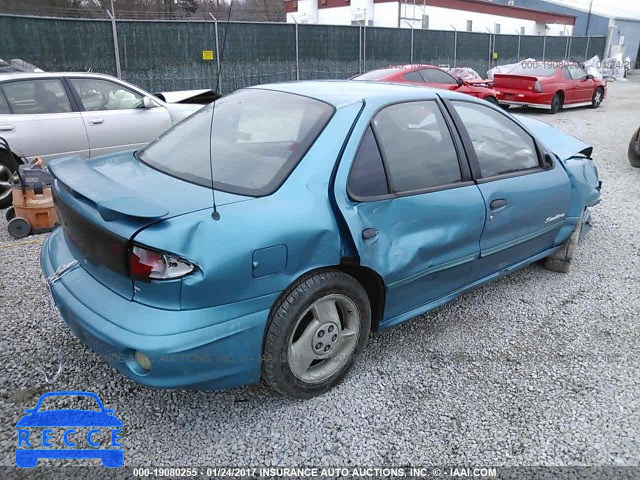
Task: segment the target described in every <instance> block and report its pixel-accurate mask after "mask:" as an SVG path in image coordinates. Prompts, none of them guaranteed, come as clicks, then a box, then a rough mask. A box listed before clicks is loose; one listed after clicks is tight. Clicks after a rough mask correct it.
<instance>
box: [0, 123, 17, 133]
mask: <svg viewBox="0 0 640 480" xmlns="http://www.w3.org/2000/svg"><path fill="white" fill-rule="evenodd" d="M15 130H16V127H14V126H13V125H0V132H15Z"/></svg>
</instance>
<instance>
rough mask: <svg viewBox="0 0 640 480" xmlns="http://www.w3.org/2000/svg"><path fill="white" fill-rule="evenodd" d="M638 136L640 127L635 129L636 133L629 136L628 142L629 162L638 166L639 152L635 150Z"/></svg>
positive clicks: (639, 165) (639, 161)
mask: <svg viewBox="0 0 640 480" xmlns="http://www.w3.org/2000/svg"><path fill="white" fill-rule="evenodd" d="M638 136H640V128H639V129H638V130H636V133H634V134H633V137H631V141H630V142H629V152H628V156H629V163H630V164H631V166H632V167H636V168H640V154H638V151H637V150H636V145H638Z"/></svg>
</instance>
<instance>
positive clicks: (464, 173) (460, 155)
mask: <svg viewBox="0 0 640 480" xmlns="http://www.w3.org/2000/svg"><path fill="white" fill-rule="evenodd" d="M415 102H435V103H436V106H437V107H438V109H439V110H440V113H441V114H442V117H443V118H444V121H445V124H446V125H447V129H448V131H449V134H450V135H451V139H452V141H453V146H454V148H455V150H456V155H457V159H458V167H459V168H460V177H461V180H460V181H458V182H453V183H447V184H443V185H436V186H434V187H428V188H421V189H418V190H406V191H403V192H394V191H393V182H392V180H391V178H390V176H389V173H388V172H389V169H388V166H387V160H386V159H385V155H384V151H383V150H382V149H381V148H380V144H379V141H378V135H377V134H376V127H375V125H374V124H373V119H374V118H375V117H376V115H378V113H380V112H381V111H382V110H384V109H385V108H387V107H391V106H393V105H401V104H405V103H415ZM369 128H371V131H372V132H373V137H374V139H375V141H376V145H377V147H378V151H379V152H380V157H381V158H382V166H383V168H384V172H385V176H386V177H387V178H386V180H387V186H388V188H389V192H390V193H388V194H385V195H372V196H367V197H362V196H360V195H356V194H354V193H353V192H352V191H351V188H350V186H349V181H350V179H351V170H352V169H353V165H354V161H355V158H356V156H357V154H358V152H359V151H360V146H361V145H362V142H363V141H364V137H365V135H366V134H367V130H368V129H369ZM355 152H356V153H355V155H354V157H353V159H352V161H351V165H350V166H349V173H348V174H347V194H348V195H349V198H350V199H351V200H353V201H355V202H377V201H380V200H389V199H393V198H402V197H409V196H413V195H422V194H425V193H432V192H439V191H443V190H451V189H453V188H462V187H468V186H470V185H474V184H475V182H474V180H473V177H472V173H471V168H470V165H469V159H468V158H467V156H466V153H465V149H464V148H463V143H462V140H461V138H460V137H459V133H458V131H457V129H456V127H455V124H454V122H453V119H452V118H451V117H450V116H449V113H448V111H447V110H446V109H445V108H444V105H443V102H442V100H441V98H440V97H439V96H437V97H435V98H419V99H412V100H400V101H397V102H393V103H387V104H385V105H383V106H382V107H380V108H378V109H377V110H376V111H375V112H373V113H372V114H371V117H370V118H369V121H368V122H367V127H366V128H365V129H364V132H363V133H362V136H361V137H360V139H359V140H358V147H357V148H356V150H355Z"/></svg>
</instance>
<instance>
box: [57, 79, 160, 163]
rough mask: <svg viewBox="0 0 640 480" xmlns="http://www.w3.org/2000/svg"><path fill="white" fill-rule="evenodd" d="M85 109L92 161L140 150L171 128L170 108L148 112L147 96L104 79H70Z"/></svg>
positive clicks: (156, 106)
mask: <svg viewBox="0 0 640 480" xmlns="http://www.w3.org/2000/svg"><path fill="white" fill-rule="evenodd" d="M68 81H69V85H70V87H71V88H72V89H73V90H74V92H75V93H76V95H77V97H78V100H79V102H80V103H81V106H82V108H83V112H82V118H83V120H84V124H85V126H86V130H87V135H88V137H89V150H90V155H91V156H92V157H95V156H98V155H103V154H107V153H113V152H119V151H123V150H130V149H137V148H140V147H142V146H144V145H146V144H147V143H149V142H150V141H151V140H154V139H155V138H157V137H159V136H160V135H161V134H162V133H164V132H165V131H166V130H168V129H169V128H170V127H171V117H170V116H169V112H168V111H167V109H166V108H164V107H163V106H161V105H160V104H158V103H156V104H154V105H155V106H154V108H145V104H144V96H143V95H142V94H141V93H139V92H136V91H134V90H131V89H129V88H127V87H125V86H124V85H121V84H119V83H116V82H113V81H111V80H107V79H102V78H91V77H87V78H80V77H77V78H76V77H72V78H68Z"/></svg>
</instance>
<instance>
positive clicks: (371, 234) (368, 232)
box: [362, 228, 378, 240]
mask: <svg viewBox="0 0 640 480" xmlns="http://www.w3.org/2000/svg"><path fill="white" fill-rule="evenodd" d="M377 236H378V230H376V229H375V228H365V229H364V230H363V231H362V239H363V240H371V239H372V238H376V237H377Z"/></svg>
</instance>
